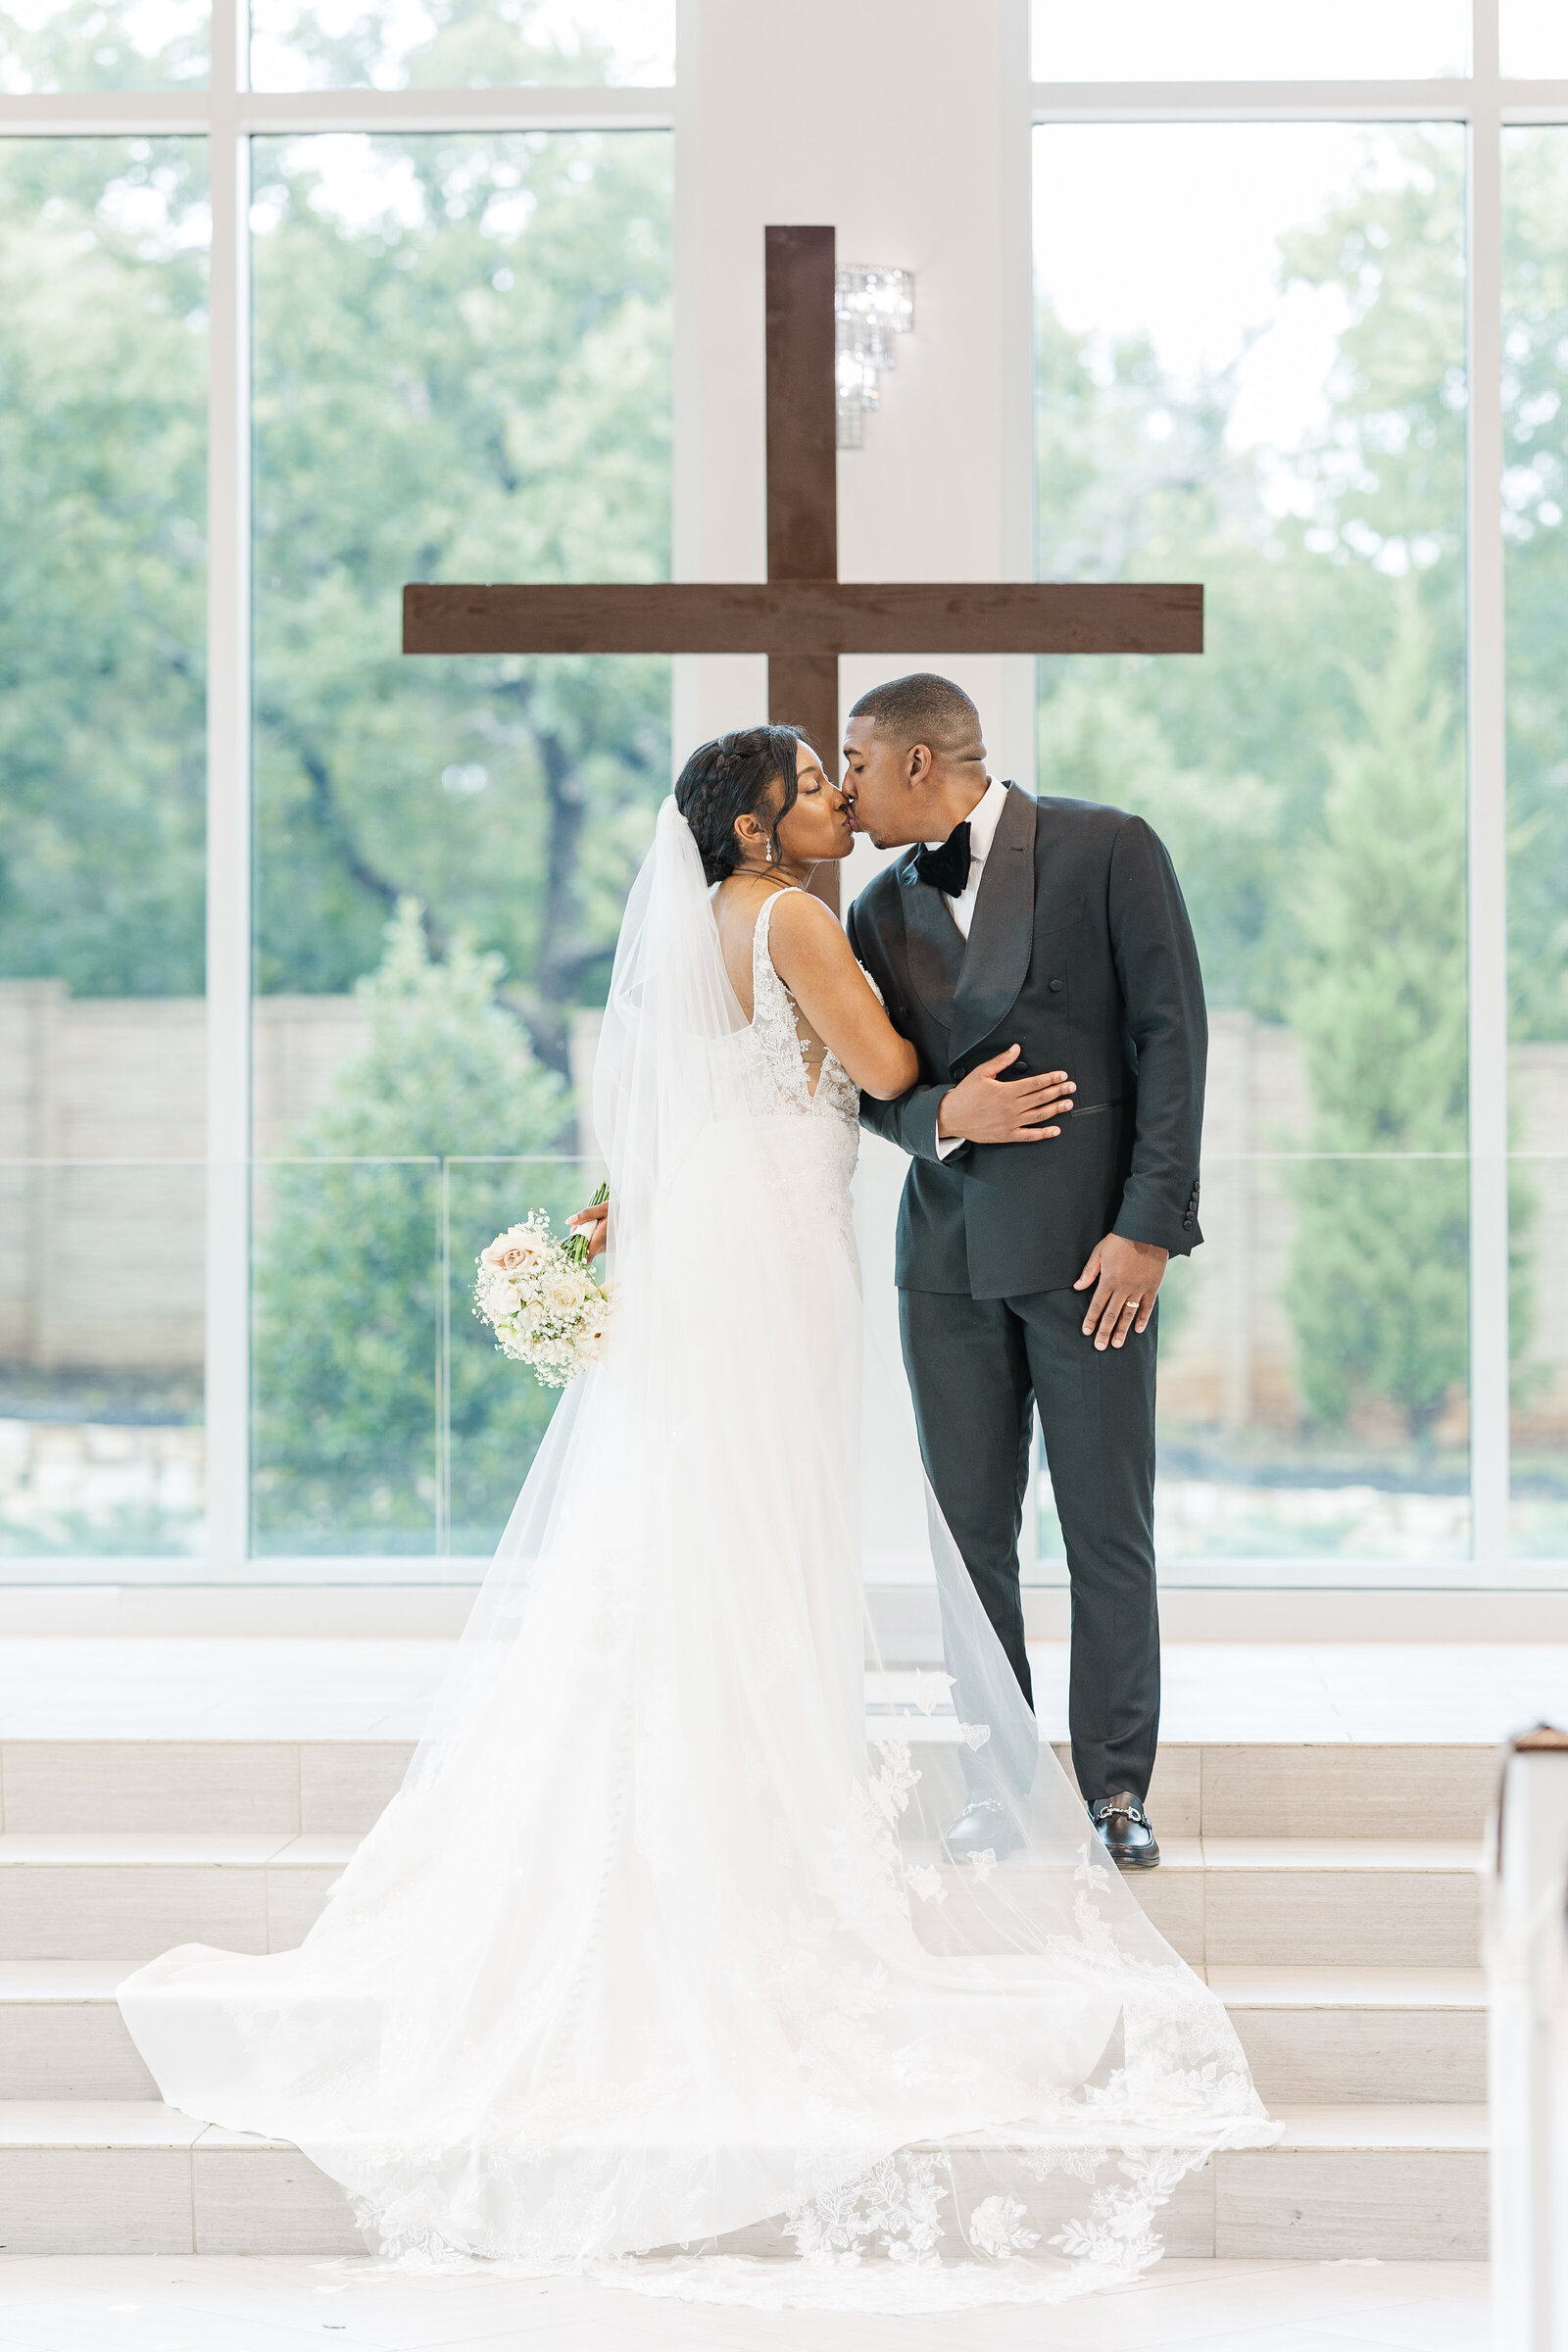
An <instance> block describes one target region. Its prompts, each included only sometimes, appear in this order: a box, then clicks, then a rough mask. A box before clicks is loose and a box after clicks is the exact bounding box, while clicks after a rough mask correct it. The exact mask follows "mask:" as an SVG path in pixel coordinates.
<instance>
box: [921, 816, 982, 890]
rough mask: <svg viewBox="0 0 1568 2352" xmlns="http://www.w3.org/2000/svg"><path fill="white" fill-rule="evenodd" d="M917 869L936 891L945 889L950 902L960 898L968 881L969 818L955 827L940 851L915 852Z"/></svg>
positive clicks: (925, 850) (927, 849) (928, 849)
mask: <svg viewBox="0 0 1568 2352" xmlns="http://www.w3.org/2000/svg"><path fill="white" fill-rule="evenodd" d="M914 870H915V874H916V876H917V878H918V879H919V880H920V881H922V882H929V883H930V885H931V887H932V889H933V890H945V891H946V892H947V894H948V896H949V898H950V899H956V898H957V897H959V896H960V894H961V893H962V891H963V890H964V888H965V887H966V885H967V883H968V880H969V819H968V818H967V817H965V818H964V820H963V822H962V824H961V825H955V826H954V828H953V831H952V832H951V833H950V834H949V835H948V838H947V840H946V841H945V842H944V843H943V844H942V847H941V848H940V849H939V850H933V849H930V848H929V847H928V848H925V849H920V850H916V851H915V853H914Z"/></svg>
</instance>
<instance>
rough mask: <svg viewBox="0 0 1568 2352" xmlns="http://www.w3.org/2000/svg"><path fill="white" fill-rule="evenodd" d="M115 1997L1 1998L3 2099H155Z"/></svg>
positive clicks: (0, 2077) (152, 2085)
mask: <svg viewBox="0 0 1568 2352" xmlns="http://www.w3.org/2000/svg"><path fill="white" fill-rule="evenodd" d="M157 2096H158V2086H157V2084H156V2083H155V2082H154V2081H153V2079H152V2077H151V2075H150V2074H149V2073H148V2072H147V2069H146V2067H145V2066H144V2065H143V2063H142V2060H141V2055H140V2053H139V2051H138V2050H137V2048H136V2045H135V2043H134V2042H133V2041H132V2040H131V2038H130V2035H129V2034H127V2033H126V2031H125V2022H124V2020H123V2017H122V2016H121V2014H120V2011H119V2009H118V2008H117V2007H116V2005H115V2003H114V2002H113V2001H4V2002H0V2099H156V2098H157Z"/></svg>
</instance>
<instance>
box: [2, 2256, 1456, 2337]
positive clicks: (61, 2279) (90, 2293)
mask: <svg viewBox="0 0 1568 2352" xmlns="http://www.w3.org/2000/svg"><path fill="white" fill-rule="evenodd" d="M323 2335H330V2336H331V2337H332V2339H333V2342H334V2344H335V2343H336V2342H337V2339H338V2338H339V2336H341V2338H342V2340H343V2346H344V2352H351V2348H352V2347H354V2346H359V2347H361V2348H362V2352H435V2348H436V2347H438V2346H439V2347H441V2352H507V2347H509V2346H515V2347H518V2348H519V2352H534V2348H535V2347H537V2348H538V2352H545V2347H549V2352H665V2348H666V2347H668V2348H669V2352H675V2348H676V2347H679V2348H680V2352H1025V2347H1027V2348H1028V2352H1160V2348H1161V2347H1165V2346H1169V2347H1172V2352H1174V2348H1175V2347H1177V2346H1184V2347H1190V2348H1191V2352H1208V2348H1209V2347H1213V2352H1487V2345H1488V2341H1489V2327H1488V2310H1487V2274H1486V2270H1485V2267H1484V2266H1483V2265H1482V2264H1479V2263H1278V2264H1275V2263H1262V2262H1218V2263H1216V2262H1168V2263H1164V2264H1162V2265H1161V2266H1160V2267H1159V2268H1158V2269H1157V2270H1155V2271H1153V2272H1152V2273H1151V2275H1150V2277H1149V2278H1147V2279H1146V2280H1145V2281H1144V2282H1143V2283H1142V2284H1141V2285H1139V2286H1137V2287H1133V2288H1129V2289H1127V2290H1125V2291H1123V2292H1121V2293H1117V2294H1107V2295H1094V2296H1090V2297H1087V2298H1085V2299H1084V2300H1083V2301H1081V2302H1076V2303H1072V2304H1068V2305H1066V2306H1064V2307H1058V2308H1055V2309H1052V2308H1050V2307H1045V2308H1042V2307H1041V2306H1039V2305H1035V2306H1033V2307H1027V2306H1026V2307H1024V2308H1021V2309H1020V2308H1008V2307H1005V2306H1002V2307H997V2308H994V2309H991V2310H988V2311H980V2312H972V2313H963V2314H957V2315H953V2316H948V2317H944V2318H941V2319H933V2320H923V2321H917V2320H894V2319H868V2318H865V2317H863V2316H860V2315H856V2316H853V2317H852V2316H849V2315H833V2314H827V2315H824V2314H821V2313H810V2314H805V2313H796V2312H777V2313H763V2312H735V2311H725V2310H715V2309H712V2308H710V2307H707V2306H704V2305H701V2304H689V2303H667V2302H663V2301H657V2302H656V2301H648V2300H645V2299H644V2298H643V2297H641V2296H639V2295H633V2294H627V2293H624V2292H621V2291H619V2290H617V2289H615V2288H613V2287H595V2286H589V2285H585V2284H582V2283H580V2282H577V2281H574V2280H573V2281H564V2280H554V2281H551V2282H548V2283H535V2282H526V2283H524V2282H518V2281H515V2280H499V2279H486V2278H403V2277H397V2276H390V2275H388V2274H386V2273H384V2272H378V2271H376V2270H375V2269H374V2267H373V2266H371V2265H369V2264H368V2263H367V2264H356V2263H350V2262H334V2263H322V2262H308V2261H291V2260H285V2259H281V2258H276V2257H268V2256H254V2255H253V2256H245V2257H240V2256H229V2257H224V2256H216V2255H208V2256H204V2257H202V2258H200V2259H193V2258H190V2257H186V2258H184V2259H178V2258H173V2257H154V2256H141V2257H136V2258H128V2257H123V2256H94V2257H92V2258H90V2259H89V2258H73V2257H64V2256H53V2257H50V2258H47V2259H45V2258H42V2257H25V2256H13V2257H9V2258H8V2257H5V2256H3V2255H0V2342H3V2343H4V2344H5V2345H6V2346H7V2348H8V2352H289V2348H290V2347H291V2346H294V2347H301V2346H303V2344H304V2343H305V2342H306V2340H307V2339H309V2340H310V2341H311V2342H312V2343H315V2344H318V2345H319V2344H320V2341H321V2338H322V2336H323Z"/></svg>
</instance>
